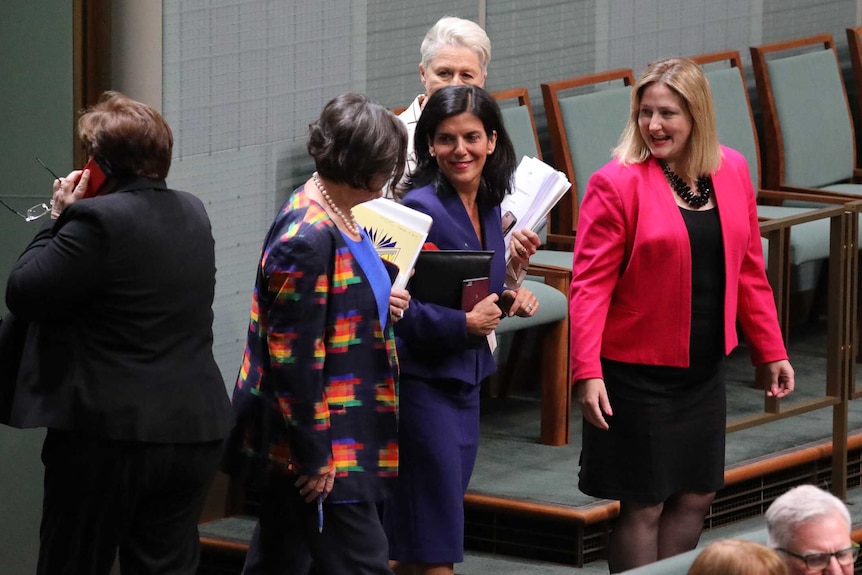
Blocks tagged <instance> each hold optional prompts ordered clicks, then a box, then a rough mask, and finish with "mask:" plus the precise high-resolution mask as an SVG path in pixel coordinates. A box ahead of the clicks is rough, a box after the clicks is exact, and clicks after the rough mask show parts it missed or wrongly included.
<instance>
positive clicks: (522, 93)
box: [491, 88, 542, 160]
mask: <svg viewBox="0 0 862 575" xmlns="http://www.w3.org/2000/svg"><path fill="white" fill-rule="evenodd" d="M491 97H492V98H494V100H496V101H497V103H500V102H505V101H506V100H517V101H518V105H519V106H526V107H527V111H528V112H529V113H530V124H532V126H533V138H535V140H536V152H537V153H538V156H537V157H538V159H540V160H541V159H542V146H541V145H540V144H539V132H538V130H536V117H535V116H534V115H533V106H532V105H530V93H529V91H528V90H527V89H526V88H509V89H508V90H498V91H496V92H492V93H491Z"/></svg>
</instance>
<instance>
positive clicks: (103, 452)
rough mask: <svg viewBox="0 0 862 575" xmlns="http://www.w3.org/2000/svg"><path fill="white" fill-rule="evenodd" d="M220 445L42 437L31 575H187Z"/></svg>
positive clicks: (193, 564) (192, 568)
mask: <svg viewBox="0 0 862 575" xmlns="http://www.w3.org/2000/svg"><path fill="white" fill-rule="evenodd" d="M221 450H222V441H220V440H219V441H214V442H207V443H191V444H182V443H168V444H159V443H140V442H130V441H113V440H106V439H98V438H91V437H84V436H81V435H78V434H76V433H73V432H65V431H57V430H49V431H48V435H47V437H46V438H45V443H44V445H43V446H42V462H43V463H44V464H45V496H44V502H43V508H42V525H41V528H40V539H41V545H40V549H39V564H38V569H37V573H38V575H61V574H62V575H107V574H108V573H109V572H110V570H111V567H112V565H113V563H114V559H115V557H116V556H117V553H118V551H119V560H120V569H121V571H122V573H123V575H156V574H158V575H194V574H195V572H196V571H197V566H198V560H199V551H200V539H199V535H198V528H197V524H198V520H199V518H200V514H201V510H202V508H203V504H204V499H205V498H206V494H207V491H208V490H209V486H210V484H211V482H212V479H213V477H214V476H215V473H216V471H217V470H218V465H219V462H220V458H221Z"/></svg>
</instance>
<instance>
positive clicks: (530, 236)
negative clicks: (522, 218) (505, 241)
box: [509, 229, 542, 266]
mask: <svg viewBox="0 0 862 575" xmlns="http://www.w3.org/2000/svg"><path fill="white" fill-rule="evenodd" d="M540 245H542V240H540V239H539V235H538V234H537V233H536V232H534V231H533V230H527V229H524V230H518V231H515V232H512V239H511V240H510V242H509V252H510V253H511V254H512V260H513V261H515V262H517V263H519V264H520V265H521V266H527V265H529V264H530V256H532V255H533V254H534V253H536V250H537V249H539V246H540Z"/></svg>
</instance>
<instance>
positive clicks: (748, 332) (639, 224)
mask: <svg viewBox="0 0 862 575" xmlns="http://www.w3.org/2000/svg"><path fill="white" fill-rule="evenodd" d="M712 180H713V184H714V187H715V200H716V204H717V205H718V213H719V218H720V220H721V232H722V238H723V243H724V264H725V298H724V333H725V336H724V337H725V350H724V351H725V353H730V351H731V350H733V348H735V347H736V346H737V344H738V341H737V335H736V319H737V316H738V317H739V320H740V322H741V325H742V329H743V331H744V332H745V336H746V341H747V343H748V345H749V346H750V348H751V355H752V361H753V363H755V364H762V363H768V362H772V361H778V360H781V359H787V351H786V350H785V348H784V343H783V341H782V337H781V331H780V329H779V327H778V318H777V315H776V311H775V301H774V299H773V295H772V289H771V288H770V287H769V283H768V282H767V280H766V273H765V270H764V264H763V250H762V247H761V243H760V232H759V229H758V224H757V210H756V207H755V199H754V190H753V189H752V187H751V180H750V178H749V172H748V167H747V164H746V162H745V159H744V158H743V156H742V155H741V154H740V153H739V152H737V151H735V150H732V149H730V148H725V147H722V162H721V167H720V168H719V169H718V170H717V171H716V172H715V174H713V178H712ZM569 312H570V314H571V359H572V377H573V381H578V380H582V379H587V378H593V377H602V369H601V363H600V360H599V357H600V356H601V357H605V358H608V359H612V360H616V361H623V362H629V363H643V364H649V365H667V366H673V367H687V366H688V361H689V349H688V348H689V334H690V330H691V245H690V242H689V237H688V232H687V230H686V227H685V223H684V222H683V219H682V215H681V214H680V213H679V207H678V206H677V204H676V202H675V200H674V197H673V195H672V192H671V190H670V188H669V187H668V185H667V183H666V182H665V178H664V174H663V173H662V170H661V167H660V166H659V164H658V162H657V161H656V160H655V159H654V158H650V159H649V160H647V161H646V162H644V163H642V164H634V165H630V166H622V165H621V164H619V162H617V161H616V160H613V161H611V162H610V163H608V164H606V165H605V166H604V167H602V168H601V169H600V170H599V171H597V172H596V173H595V174H593V176H592V177H591V178H590V181H589V184H588V185H587V190H586V193H585V194H584V199H583V202H582V204H581V207H580V214H579V219H578V235H577V240H576V242H575V252H574V264H573V276H572V286H571V292H570V298H569Z"/></svg>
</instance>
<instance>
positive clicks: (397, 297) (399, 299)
mask: <svg viewBox="0 0 862 575" xmlns="http://www.w3.org/2000/svg"><path fill="white" fill-rule="evenodd" d="M409 307H410V292H409V291H407V290H406V289H404V288H392V292H391V293H390V294H389V315H390V316H392V323H395V322H397V321H398V320H400V319H402V318H403V317H404V313H405V312H406V311H407V308H409Z"/></svg>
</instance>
